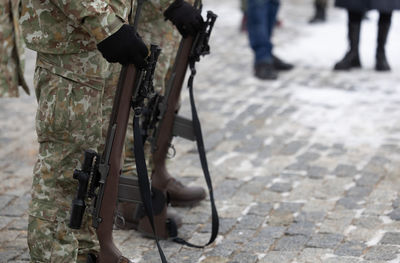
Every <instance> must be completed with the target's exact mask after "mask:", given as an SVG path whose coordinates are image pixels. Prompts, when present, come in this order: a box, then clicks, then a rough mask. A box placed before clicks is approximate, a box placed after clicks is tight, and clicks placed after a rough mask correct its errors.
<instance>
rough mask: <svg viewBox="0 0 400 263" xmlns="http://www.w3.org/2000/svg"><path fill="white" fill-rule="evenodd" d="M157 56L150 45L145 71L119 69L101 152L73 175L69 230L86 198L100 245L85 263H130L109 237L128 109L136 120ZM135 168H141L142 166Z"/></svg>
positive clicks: (144, 192) (145, 190) (144, 190)
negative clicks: (74, 190)
mask: <svg viewBox="0 0 400 263" xmlns="http://www.w3.org/2000/svg"><path fill="white" fill-rule="evenodd" d="M141 3H142V1H139V3H138V8H137V12H136V17H135V23H134V25H135V26H136V24H137V21H138V18H139V13H140V7H141ZM160 52H161V50H160V49H159V48H158V46H156V45H151V47H150V55H149V57H148V58H147V67H146V68H145V69H137V68H136V67H135V66H134V65H133V64H131V65H127V66H123V67H122V70H121V73H120V77H119V81H118V86H117V90H116V94H115V97H114V102H113V107H112V113H111V118H110V123H109V126H108V132H107V137H106V144H105V149H104V152H103V153H102V155H101V157H100V155H99V154H97V153H96V152H94V151H92V150H87V151H85V158H84V162H83V165H82V169H81V170H75V171H74V175H73V177H74V178H75V179H77V180H78V181H79V186H78V191H77V195H76V198H75V199H74V200H73V201H72V209H71V217H70V223H69V227H70V228H73V229H79V228H80V227H81V224H82V218H83V214H84V212H85V208H86V204H85V199H86V197H88V199H89V201H90V203H91V206H90V210H91V214H92V216H93V222H92V224H93V227H94V228H95V229H96V234H97V237H98V239H99V243H100V253H99V255H98V257H97V260H94V259H93V256H92V255H88V259H87V262H93V261H96V262H98V263H103V262H106V263H117V262H118V263H128V262H130V261H129V260H128V259H127V258H125V257H123V256H122V253H121V252H120V250H119V249H118V248H117V246H116V245H115V244H114V241H113V236H112V230H113V224H114V212H115V208H116V203H117V198H118V185H119V177H120V173H121V163H122V162H121V158H122V152H123V147H124V143H125V136H126V130H127V125H128V119H129V113H130V110H131V107H132V108H134V109H135V117H138V116H140V114H141V113H140V107H141V106H142V105H143V101H144V100H145V99H146V98H147V97H148V96H149V94H150V93H151V89H152V80H153V76H154V70H155V66H156V63H157V59H158V55H159V54H160ZM138 141H139V140H138ZM139 143H140V141H139ZM137 148H138V149H135V153H136V152H138V154H141V153H140V150H141V151H143V144H142V148H141V149H140V147H137ZM139 165H143V163H141V164H139ZM144 165H145V163H144ZM145 176H146V178H144V177H143V176H142V177H141V178H140V179H139V181H140V180H142V181H143V180H147V184H146V182H144V183H143V182H142V185H143V184H144V187H141V189H140V191H141V196H142V199H144V200H146V198H147V197H148V196H150V195H151V194H150V187H149V183H148V178H147V175H145ZM89 184H90V185H89ZM146 186H147V187H146ZM150 201H151V199H150ZM147 206H148V208H149V209H151V210H150V211H152V208H151V202H150V203H148V202H147ZM156 242H157V247H158V249H159V252H160V256H161V259H162V261H163V262H166V259H165V256H164V254H163V252H162V250H161V247H160V245H159V244H158V240H157V239H156Z"/></svg>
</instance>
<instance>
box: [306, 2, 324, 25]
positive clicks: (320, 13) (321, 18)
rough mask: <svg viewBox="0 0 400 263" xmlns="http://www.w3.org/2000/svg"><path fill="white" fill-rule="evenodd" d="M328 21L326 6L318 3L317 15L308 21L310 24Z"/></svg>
mask: <svg viewBox="0 0 400 263" xmlns="http://www.w3.org/2000/svg"><path fill="white" fill-rule="evenodd" d="M325 21H326V7H323V6H320V5H317V6H316V7H315V15H314V16H313V17H312V18H311V19H310V21H308V23H309V24H316V23H323V22H325Z"/></svg>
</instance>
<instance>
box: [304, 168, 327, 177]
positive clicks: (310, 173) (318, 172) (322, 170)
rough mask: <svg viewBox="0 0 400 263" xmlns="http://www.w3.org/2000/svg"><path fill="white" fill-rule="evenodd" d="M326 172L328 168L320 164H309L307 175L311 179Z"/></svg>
mask: <svg viewBox="0 0 400 263" xmlns="http://www.w3.org/2000/svg"><path fill="white" fill-rule="evenodd" d="M327 173H328V169H326V168H325V167H321V166H309V167H308V168H307V176H308V177H310V178H312V179H322V178H323V177H324V176H325V175H326V174H327Z"/></svg>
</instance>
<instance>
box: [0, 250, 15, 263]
mask: <svg viewBox="0 0 400 263" xmlns="http://www.w3.org/2000/svg"><path fill="white" fill-rule="evenodd" d="M19 254H20V251H18V250H7V251H0V259H1V262H4V263H5V262H9V261H12V260H13V259H16V258H17V257H18V256H19Z"/></svg>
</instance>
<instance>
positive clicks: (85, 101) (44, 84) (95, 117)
mask: <svg viewBox="0 0 400 263" xmlns="http://www.w3.org/2000/svg"><path fill="white" fill-rule="evenodd" d="M35 74H36V76H35V78H36V95H37V98H38V110H37V114H36V131H37V134H38V139H39V142H45V141H62V142H70V143H73V144H79V145H80V146H82V147H84V146H87V147H89V148H90V147H94V146H96V144H98V139H99V138H100V136H101V98H102V89H95V88H93V87H91V86H88V85H86V84H84V83H80V82H76V81H74V80H71V79H70V78H66V77H64V76H60V75H57V74H54V73H52V72H49V71H48V70H47V69H44V68H40V67H39V68H37V71H36V73H35Z"/></svg>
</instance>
